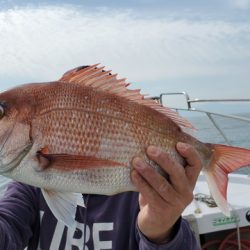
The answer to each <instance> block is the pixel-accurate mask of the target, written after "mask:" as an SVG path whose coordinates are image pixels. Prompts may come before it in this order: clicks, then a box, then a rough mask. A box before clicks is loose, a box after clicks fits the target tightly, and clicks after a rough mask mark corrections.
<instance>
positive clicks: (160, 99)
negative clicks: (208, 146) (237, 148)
mask: <svg viewBox="0 0 250 250" xmlns="http://www.w3.org/2000/svg"><path fill="white" fill-rule="evenodd" d="M174 95H182V96H184V98H185V101H186V107H183V108H177V107H169V106H168V107H169V108H171V109H174V110H176V111H177V112H179V111H190V112H197V113H203V114H206V116H207V117H208V118H209V120H210V121H211V123H212V124H213V126H214V127H215V128H216V130H217V131H218V132H219V133H220V135H221V136H222V137H223V139H224V140H225V142H226V143H227V144H228V145H231V143H230V140H229V139H228V137H227V136H226V135H225V133H224V132H223V130H222V128H221V127H220V125H219V124H218V123H217V122H216V119H214V117H216V116H217V117H224V118H230V119H235V120H238V121H244V122H248V123H250V118H248V117H243V116H238V115H228V114H222V113H216V112H211V111H208V110H202V109H197V108H195V107H193V104H194V103H215V102H220V103H226V102H248V103H249V104H250V99H197V98H196V99H191V98H190V97H189V95H188V94H187V93H186V92H170V93H162V94H160V96H156V97H151V98H152V99H154V100H156V101H158V102H160V103H161V104H163V97H167V96H174Z"/></svg>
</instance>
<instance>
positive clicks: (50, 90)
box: [0, 64, 250, 227]
mask: <svg viewBox="0 0 250 250" xmlns="http://www.w3.org/2000/svg"><path fill="white" fill-rule="evenodd" d="M128 86H129V83H127V80H126V79H119V78H118V77H117V74H113V73H111V71H109V70H105V69H104V67H103V66H100V65H99V64H94V65H90V66H80V67H77V68H74V69H72V70H69V71H68V72H66V73H65V74H64V75H63V76H62V77H61V78H60V79H59V80H56V81H51V82H45V83H28V84H22V85H18V86H16V87H14V88H11V89H9V90H6V91H4V92H2V93H0V174H1V175H3V176H6V177H9V178H12V179H13V180H15V181H19V182H22V183H26V184H29V185H32V186H35V187H39V188H41V190H42V194H43V196H44V198H45V200H46V202H47V204H48V206H49V208H50V209H51V211H52V212H53V214H54V215H55V217H56V218H57V219H58V220H60V221H62V222H63V223H64V224H65V225H67V226H70V227H71V226H72V225H74V223H75V213H76V207H77V206H78V205H80V206H84V205H85V204H84V201H83V197H82V194H100V195H114V194H117V193H121V192H126V191H137V190H136V187H135V186H134V184H133V182H132V181H131V171H132V165H131V161H132V159H133V158H134V157H135V156H139V157H142V158H143V159H144V160H145V161H146V162H147V163H149V164H150V166H152V168H154V169H155V170H156V171H158V172H159V173H160V174H162V175H164V172H163V171H162V170H161V168H160V167H159V166H158V165H157V164H156V163H154V162H153V161H151V160H150V159H149V158H148V157H147V154H146V149H147V147H148V146H149V145H156V146H159V147H161V148H162V149H163V150H165V151H167V152H168V153H169V154H170V155H171V157H172V158H173V159H175V160H177V161H178V162H180V163H181V164H184V159H183V158H182V157H181V156H180V155H179V154H178V152H177V151H176V143H177V142H183V143H188V144H190V145H192V146H193V147H194V148H195V149H196V151H197V152H198V154H199V157H200V159H201V162H202V165H203V169H202V171H203V173H204V175H205V176H206V179H207V182H208V185H209V188H210V191H211V194H212V196H213V197H214V199H215V201H216V203H217V204H218V206H219V207H220V209H221V210H222V211H223V213H224V214H226V215H230V206H229V205H228V202H227V186H228V174H229V173H230V172H232V171H235V170H237V169H239V168H241V167H244V166H247V165H249V164H250V150H249V149H247V148H239V147H233V146H227V145H222V144H211V143H204V142H201V141H199V140H197V139H196V138H195V137H194V136H193V135H192V133H190V132H189V131H192V130H193V129H194V127H193V125H192V124H191V123H190V122H189V121H187V120H186V119H185V118H183V117H181V116H180V115H179V114H178V113H177V112H175V111H174V110H172V109H170V108H168V107H165V106H163V105H161V104H160V103H157V102H156V101H154V100H152V99H150V98H146V97H145V96H144V95H142V94H141V93H140V90H138V89H129V88H128Z"/></svg>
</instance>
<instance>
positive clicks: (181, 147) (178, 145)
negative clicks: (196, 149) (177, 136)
mask: <svg viewBox="0 0 250 250" xmlns="http://www.w3.org/2000/svg"><path fill="white" fill-rule="evenodd" d="M187 147H188V145H187V144H186V143H183V142H178V143H177V148H178V149H180V150H185V149H186V148H187Z"/></svg>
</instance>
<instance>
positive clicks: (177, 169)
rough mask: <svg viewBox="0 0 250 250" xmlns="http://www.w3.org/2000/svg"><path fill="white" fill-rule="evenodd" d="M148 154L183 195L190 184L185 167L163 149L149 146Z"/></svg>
mask: <svg viewBox="0 0 250 250" xmlns="http://www.w3.org/2000/svg"><path fill="white" fill-rule="evenodd" d="M147 154H148V156H149V158H150V159H152V160H153V161H154V162H156V163H157V164H158V165H159V166H160V167H161V168H162V169H163V170H164V171H165V172H166V173H167V174H168V175H169V179H170V181H171V184H172V185H173V187H174V188H175V190H177V191H178V192H179V193H182V192H183V191H184V190H185V188H186V185H187V184H188V181H187V178H186V173H185V170H184V167H183V166H182V165H181V164H180V163H179V162H177V161H175V160H173V159H171V157H170V156H169V155H168V154H167V153H166V152H165V151H163V150H162V149H161V148H158V147H155V146H149V147H148V149H147Z"/></svg>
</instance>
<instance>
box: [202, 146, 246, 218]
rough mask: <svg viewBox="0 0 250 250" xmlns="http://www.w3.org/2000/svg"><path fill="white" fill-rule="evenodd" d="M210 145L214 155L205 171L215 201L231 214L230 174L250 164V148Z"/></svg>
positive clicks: (224, 211)
mask: <svg viewBox="0 0 250 250" xmlns="http://www.w3.org/2000/svg"><path fill="white" fill-rule="evenodd" d="M210 145H211V146H212V148H213V157H212V159H211V161H210V162H209V164H208V166H206V167H205V168H204V169H203V172H204V174H205V177H206V179H207V182H208V185H209V189H210V191H211V194H212V196H213V198H214V200H215V202H216V203H217V205H218V206H219V208H220V209H221V210H222V212H223V213H224V214H225V215H227V216H230V211H229V205H228V203H227V184H228V174H229V173H231V172H233V171H235V170H237V169H239V168H241V167H245V166H249V165H250V149H245V148H238V147H231V146H226V145H220V144H210Z"/></svg>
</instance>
